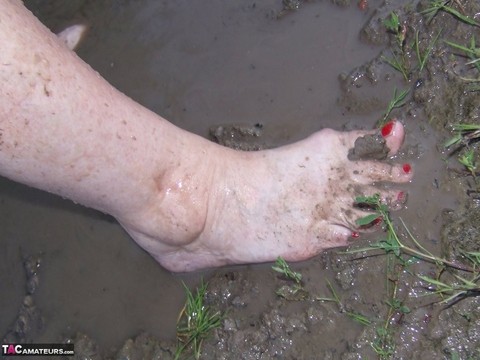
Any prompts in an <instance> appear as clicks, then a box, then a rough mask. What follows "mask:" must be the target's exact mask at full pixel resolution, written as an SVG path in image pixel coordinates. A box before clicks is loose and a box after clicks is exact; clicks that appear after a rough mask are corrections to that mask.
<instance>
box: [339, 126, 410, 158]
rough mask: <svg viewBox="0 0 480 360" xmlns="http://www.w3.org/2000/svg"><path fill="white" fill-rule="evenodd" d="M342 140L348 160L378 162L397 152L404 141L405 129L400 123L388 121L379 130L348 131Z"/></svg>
mask: <svg viewBox="0 0 480 360" xmlns="http://www.w3.org/2000/svg"><path fill="white" fill-rule="evenodd" d="M344 139H345V143H346V144H348V148H349V154H348V157H349V159H350V160H360V159H364V160H368V159H374V160H379V159H384V158H385V157H386V156H392V155H395V154H396V153H397V152H398V150H399V149H400V146H402V144H403V140H404V139H405V129H404V127H403V125H402V123H401V122H400V121H398V120H390V121H389V122H388V123H386V124H385V125H384V126H383V127H382V128H381V129H380V130H373V131H359V130H355V131H350V132H348V133H345V138H344ZM361 140H364V141H363V142H362V141H361ZM371 152H373V155H372V154H371ZM357 153H358V154H357ZM375 156H377V157H375Z"/></svg>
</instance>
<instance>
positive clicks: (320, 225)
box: [119, 121, 413, 271]
mask: <svg viewBox="0 0 480 360" xmlns="http://www.w3.org/2000/svg"><path fill="white" fill-rule="evenodd" d="M367 133H368V132H365V131H353V132H347V133H341V132H336V131H333V130H329V129H327V130H323V131H320V132H318V133H316V134H313V135H312V136H310V137H309V138H307V139H305V140H303V141H300V142H298V143H295V144H292V145H289V146H285V147H281V148H278V149H274V150H266V151H260V152H249V153H245V152H236V151H232V150H230V149H226V148H220V149H219V148H218V147H215V153H212V154H211V155H210V156H208V155H205V157H204V160H203V161H202V165H199V169H198V173H199V174H202V173H203V175H204V176H201V177H200V179H201V178H203V179H204V181H199V178H198V174H197V178H196V179H194V180H192V181H189V180H190V178H189V175H188V174H186V175H184V176H181V177H178V176H174V177H172V182H171V183H169V184H165V185H164V186H160V187H159V190H160V193H159V194H158V196H160V198H157V199H159V200H160V201H159V203H160V204H161V206H157V205H154V206H152V207H149V208H148V210H147V212H146V213H140V214H137V216H133V218H132V216H130V218H129V219H119V220H120V222H121V223H122V224H123V226H124V227H125V228H126V230H127V231H128V232H129V233H130V235H131V236H132V237H133V238H134V239H135V240H136V241H137V242H138V243H139V244H140V245H141V246H142V247H143V248H145V249H146V250H147V251H149V252H150V253H151V254H152V255H153V256H154V257H155V258H156V259H157V260H158V261H159V262H160V263H161V264H162V265H163V266H164V267H166V268H167V269H169V270H172V271H191V270H196V269H200V268H206V267H214V266H221V265H226V264H241V263H256V262H266V261H272V260H274V259H275V258H277V257H278V256H282V257H283V258H285V259H286V260H289V261H298V260H304V259H307V258H309V257H312V256H314V255H316V254H318V253H319V252H321V251H322V250H325V249H328V248H332V247H337V246H345V245H348V244H349V242H350V241H351V240H352V238H353V237H355V235H356V233H357V232H360V231H362V229H360V228H359V227H358V226H357V225H356V223H355V220H356V219H358V218H361V217H363V216H365V215H366V213H365V212H364V211H362V210H359V209H357V208H355V207H353V202H354V198H355V197H356V196H357V195H373V194H375V193H380V194H381V196H382V198H384V199H393V200H394V201H395V200H396V199H397V198H398V197H399V195H400V196H401V194H403V193H402V192H400V191H399V190H383V191H380V190H379V189H378V188H377V187H375V186H374V185H373V184H374V183H375V182H379V181H388V182H394V183H405V182H408V181H410V180H411V179H412V175H413V172H412V171H411V168H410V166H409V165H406V166H404V165H400V164H397V165H391V164H387V163H380V162H377V161H350V160H348V158H347V154H348V150H349V149H350V148H352V147H353V144H354V142H355V140H356V139H357V138H358V137H359V136H363V135H365V134H367ZM370 133H371V132H370ZM382 135H383V136H384V137H385V139H386V144H387V146H388V147H389V149H390V153H389V155H393V154H395V153H396V152H397V151H398V149H399V147H400V146H401V144H402V142H403V138H404V129H403V126H402V124H401V123H400V122H398V121H395V122H393V123H390V124H388V125H386V126H385V127H384V129H383V131H382ZM205 164H208V165H207V166H206V167H205V166H204V165H205ZM202 169H203V170H202ZM190 176H191V175H190ZM174 179H176V180H174ZM179 179H180V180H179ZM185 197H187V198H188V199H189V201H187V202H186V203H188V204H190V206H189V207H182V206H180V207H179V204H182V203H185ZM402 198H403V197H402ZM158 211H160V212H162V211H163V215H164V214H165V212H169V213H170V217H171V226H169V227H167V228H168V229H167V231H165V227H164V229H163V235H162V236H159V232H158V231H157V230H156V227H155V220H154V219H156V218H157V215H156V212H158ZM145 219H151V221H150V223H149V225H148V224H146V223H145ZM132 220H133V221H132ZM145 225H147V226H145ZM352 235H353V237H352Z"/></svg>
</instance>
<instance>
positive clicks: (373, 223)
mask: <svg viewBox="0 0 480 360" xmlns="http://www.w3.org/2000/svg"><path fill="white" fill-rule="evenodd" d="M382 221H383V217H381V216H379V217H377V218H376V219H375V220H373V221H372V225H378V224H380V223H381V222H382Z"/></svg>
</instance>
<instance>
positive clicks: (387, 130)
mask: <svg viewBox="0 0 480 360" xmlns="http://www.w3.org/2000/svg"><path fill="white" fill-rule="evenodd" d="M394 125H395V121H393V120H392V121H389V122H388V123H386V124H385V125H384V127H382V130H381V132H382V136H383V137H387V136H388V135H390V134H391V133H392V131H393V126H394Z"/></svg>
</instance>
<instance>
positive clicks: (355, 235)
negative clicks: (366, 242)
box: [350, 231, 360, 238]
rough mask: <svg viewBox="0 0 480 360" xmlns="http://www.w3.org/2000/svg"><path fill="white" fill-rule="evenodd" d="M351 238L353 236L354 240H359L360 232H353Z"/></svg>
mask: <svg viewBox="0 0 480 360" xmlns="http://www.w3.org/2000/svg"><path fill="white" fill-rule="evenodd" d="M350 236H351V237H352V238H358V237H360V234H359V233H358V232H356V231H353V232H352V235H350Z"/></svg>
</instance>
